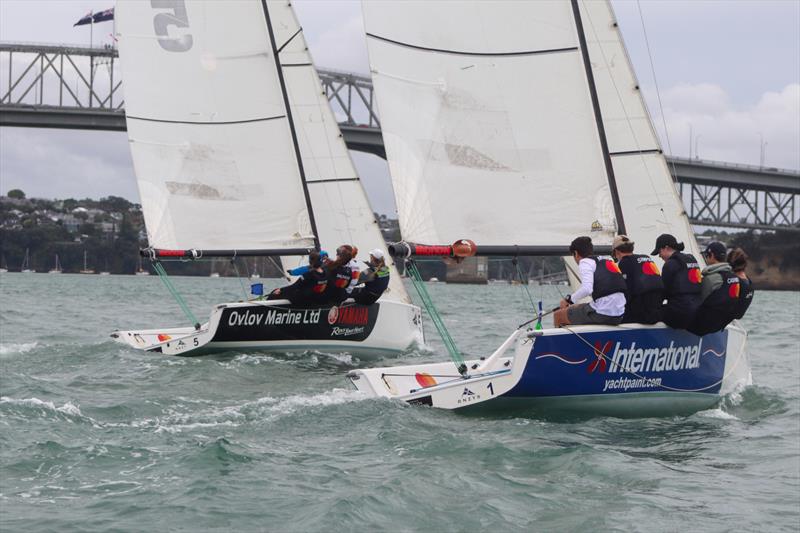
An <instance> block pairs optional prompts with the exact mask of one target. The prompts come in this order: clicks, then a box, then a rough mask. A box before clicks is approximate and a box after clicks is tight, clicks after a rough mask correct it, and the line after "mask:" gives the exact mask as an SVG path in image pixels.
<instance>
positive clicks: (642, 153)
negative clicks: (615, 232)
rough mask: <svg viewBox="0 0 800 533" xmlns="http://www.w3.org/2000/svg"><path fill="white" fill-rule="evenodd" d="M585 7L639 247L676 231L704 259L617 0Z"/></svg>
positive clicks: (609, 133)
mask: <svg viewBox="0 0 800 533" xmlns="http://www.w3.org/2000/svg"><path fill="white" fill-rule="evenodd" d="M580 10H581V19H582V20H583V28H584V34H585V35H586V41H587V45H588V50H589V56H590V58H591V60H592V71H593V73H594V79H595V84H596V87H597V95H598V99H599V102H600V109H601V112H602V115H603V125H604V127H605V132H606V138H607V139H608V146H609V152H610V154H611V160H612V163H613V166H614V175H615V177H616V182H617V187H618V189H619V194H620V203H621V204H622V208H623V209H622V210H623V218H624V221H625V230H626V232H627V234H628V236H629V237H631V239H632V240H634V241H635V242H636V250H637V252H639V253H650V252H651V251H652V248H653V246H654V245H655V242H656V238H657V237H658V236H659V235H660V234H662V233H671V234H672V235H674V236H675V237H676V238H677V239H678V241H679V242H680V241H683V242H684V243H685V244H686V252H688V253H692V254H694V255H695V257H697V259H698V260H700V261H702V257H701V256H700V250H699V248H698V246H697V241H696V240H695V238H694V232H693V230H692V227H691V224H690V223H689V219H688V217H687V216H686V212H685V209H684V206H683V202H682V201H681V199H680V197H679V195H678V192H677V191H676V189H675V185H674V183H673V180H672V175H671V173H670V172H669V169H668V167H667V162H666V159H665V158H664V156H663V155H662V153H661V146H660V144H659V142H658V137H657V135H656V133H655V130H654V129H653V127H652V123H651V120H650V116H649V115H648V112H647V108H646V106H645V103H644V100H643V98H642V94H641V91H640V90H639V83H638V82H637V80H636V75H635V74H634V71H633V67H632V65H631V62H630V59H629V57H628V54H627V52H626V50H625V45H624V43H623V40H622V35H621V33H620V31H619V27H618V26H617V22H616V18H615V17H614V13H613V10H612V8H611V5H610V4H609V3H608V2H605V1H602V2H598V1H590V2H587V1H585V0H580Z"/></svg>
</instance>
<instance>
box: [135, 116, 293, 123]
mask: <svg viewBox="0 0 800 533" xmlns="http://www.w3.org/2000/svg"><path fill="white" fill-rule="evenodd" d="M280 118H286V115H276V116H274V117H260V118H249V119H246V120H228V121H224V122H205V121H192V120H168V119H163V118H148V117H134V116H133V115H125V119H126V120H128V119H133V120H144V121H146V122H165V123H167V124H196V125H201V126H224V125H228V124H247V123H250V122H265V121H267V120H277V119H280Z"/></svg>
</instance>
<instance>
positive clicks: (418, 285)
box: [406, 260, 467, 376]
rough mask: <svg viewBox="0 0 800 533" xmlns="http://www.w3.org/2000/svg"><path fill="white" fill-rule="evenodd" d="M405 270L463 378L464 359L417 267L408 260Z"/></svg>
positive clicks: (464, 370) (464, 371) (464, 372)
mask: <svg viewBox="0 0 800 533" xmlns="http://www.w3.org/2000/svg"><path fill="white" fill-rule="evenodd" d="M406 270H407V271H408V273H409V275H410V276H411V280H412V281H413V282H414V288H415V289H416V290H417V294H419V297H420V299H421V300H422V304H423V305H424V306H425V310H426V311H428V315H429V316H430V317H431V320H432V321H433V325H434V326H436V331H438V332H439V336H440V337H441V338H442V342H444V345H445V347H446V348H447V351H448V352H450V358H451V359H452V360H453V363H455V365H456V368H457V369H458V372H459V373H460V374H461V375H462V376H465V375H466V373H467V365H466V363H464V358H463V357H462V356H461V352H459V351H458V347H457V346H456V342H455V341H454V340H453V337H451V336H450V332H449V331H447V326H445V325H444V321H443V320H442V317H441V316H440V315H439V312H438V311H437V310H436V307H435V306H434V305H433V300H432V299H431V295H430V294H428V289H427V288H426V287H425V282H424V281H422V276H420V274H419V270H417V265H416V264H415V263H414V261H411V260H409V261H408V262H407V263H406Z"/></svg>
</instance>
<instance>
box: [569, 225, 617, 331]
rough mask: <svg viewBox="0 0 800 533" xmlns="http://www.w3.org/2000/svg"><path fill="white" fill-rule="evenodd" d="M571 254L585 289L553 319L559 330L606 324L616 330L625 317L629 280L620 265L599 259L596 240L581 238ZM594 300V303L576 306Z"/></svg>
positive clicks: (571, 297)
mask: <svg viewBox="0 0 800 533" xmlns="http://www.w3.org/2000/svg"><path fill="white" fill-rule="evenodd" d="M569 251H570V252H571V253H572V257H573V258H574V259H575V262H576V263H578V270H579V271H580V277H581V286H580V288H579V289H578V290H577V291H575V293H574V294H572V295H569V294H568V295H567V296H566V297H565V298H564V299H563V300H561V303H560V307H561V308H560V309H559V310H558V311H556V312H555V314H554V315H553V317H554V318H553V322H554V323H555V326H556V327H561V326H563V325H567V324H604V325H610V326H616V325H618V324H619V323H620V322H622V315H623V314H624V313H625V288H626V287H625V280H624V279H623V277H622V273H621V272H620V270H619V267H618V266H617V264H616V263H615V262H614V261H613V260H612V259H611V258H608V257H595V256H594V246H593V245H592V239H590V238H589V237H578V238H577V239H575V240H574V241H572V243H571V244H570V245H569ZM589 295H591V296H592V300H593V301H592V302H590V303H575V302H577V301H578V300H580V299H581V298H584V297H586V296H589Z"/></svg>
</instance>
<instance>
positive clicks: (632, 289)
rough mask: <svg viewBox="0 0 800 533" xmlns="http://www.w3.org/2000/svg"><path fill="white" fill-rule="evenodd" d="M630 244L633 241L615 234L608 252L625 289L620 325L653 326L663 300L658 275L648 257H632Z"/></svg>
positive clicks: (656, 267)
mask: <svg viewBox="0 0 800 533" xmlns="http://www.w3.org/2000/svg"><path fill="white" fill-rule="evenodd" d="M633 245H634V242H633V241H632V240H630V239H629V238H628V236H627V235H617V236H616V237H614V244H613V247H612V250H611V255H612V256H614V259H616V260H617V264H618V265H619V269H620V270H621V271H622V277H623V278H625V284H626V285H627V286H628V289H627V290H626V291H625V315H624V316H623V317H622V322H623V323H631V322H638V323H639V324H655V323H656V322H659V321H660V320H661V304H662V302H663V301H664V284H663V283H662V281H661V272H659V270H658V266H656V264H655V262H654V261H653V260H652V259H651V258H650V256H647V255H643V254H634V253H633Z"/></svg>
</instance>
